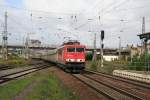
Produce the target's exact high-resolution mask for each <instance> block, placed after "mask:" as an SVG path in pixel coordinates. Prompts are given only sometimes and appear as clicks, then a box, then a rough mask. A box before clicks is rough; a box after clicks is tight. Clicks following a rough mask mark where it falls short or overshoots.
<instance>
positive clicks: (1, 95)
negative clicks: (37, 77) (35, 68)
mask: <svg viewBox="0 0 150 100" xmlns="http://www.w3.org/2000/svg"><path fill="white" fill-rule="evenodd" d="M31 82H32V79H31V78H24V79H20V80H14V81H11V82H10V83H8V84H6V85H4V86H0V100H12V99H13V97H14V96H15V95H16V94H18V93H19V92H21V91H22V90H23V89H24V88H25V87H26V86H27V85H28V84H30V83H31Z"/></svg>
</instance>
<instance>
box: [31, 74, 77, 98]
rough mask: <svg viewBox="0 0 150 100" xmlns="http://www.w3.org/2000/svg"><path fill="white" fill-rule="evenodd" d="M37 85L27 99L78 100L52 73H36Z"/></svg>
mask: <svg viewBox="0 0 150 100" xmlns="http://www.w3.org/2000/svg"><path fill="white" fill-rule="evenodd" d="M37 76H38V78H37V81H38V85H37V86H36V87H34V88H33V92H32V93H31V94H30V95H29V96H28V100H33V99H34V100H39V99H40V100H79V99H78V97H76V96H74V95H73V94H72V92H71V91H70V90H69V89H67V88H66V87H65V86H64V85H63V84H62V83H61V81H60V80H59V79H58V78H57V77H56V76H55V75H54V74H52V73H49V74H47V73H38V75H37Z"/></svg>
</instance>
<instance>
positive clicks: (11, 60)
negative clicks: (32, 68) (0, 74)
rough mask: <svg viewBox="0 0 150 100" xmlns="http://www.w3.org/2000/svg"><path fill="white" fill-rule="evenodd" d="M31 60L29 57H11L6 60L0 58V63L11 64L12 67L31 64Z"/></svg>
mask: <svg viewBox="0 0 150 100" xmlns="http://www.w3.org/2000/svg"><path fill="white" fill-rule="evenodd" d="M31 62H32V61H31V59H28V60H26V59H24V58H20V57H11V58H9V59H8V60H3V59H0V64H4V65H11V66H14V67H21V66H25V65H29V64H31Z"/></svg>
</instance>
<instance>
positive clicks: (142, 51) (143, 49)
mask: <svg viewBox="0 0 150 100" xmlns="http://www.w3.org/2000/svg"><path fill="white" fill-rule="evenodd" d="M144 33H145V17H143V18H142V34H144ZM142 45H143V46H142ZM141 46H142V47H141V53H145V46H144V40H143V39H142V40H141Z"/></svg>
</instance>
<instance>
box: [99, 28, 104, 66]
mask: <svg viewBox="0 0 150 100" xmlns="http://www.w3.org/2000/svg"><path fill="white" fill-rule="evenodd" d="M100 38H101V67H103V66H104V65H103V48H104V44H103V40H104V30H102V31H101V36H100Z"/></svg>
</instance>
